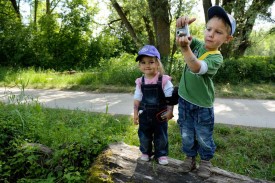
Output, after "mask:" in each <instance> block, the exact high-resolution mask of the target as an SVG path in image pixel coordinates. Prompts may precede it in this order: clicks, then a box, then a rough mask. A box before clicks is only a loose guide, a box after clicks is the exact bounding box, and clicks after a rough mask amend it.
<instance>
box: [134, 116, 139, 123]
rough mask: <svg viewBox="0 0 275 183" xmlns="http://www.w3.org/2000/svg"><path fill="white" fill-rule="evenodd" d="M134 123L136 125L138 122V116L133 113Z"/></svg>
mask: <svg viewBox="0 0 275 183" xmlns="http://www.w3.org/2000/svg"><path fill="white" fill-rule="evenodd" d="M134 124H135V125H138V124H139V117H138V115H136V114H134Z"/></svg>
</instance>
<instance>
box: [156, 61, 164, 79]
mask: <svg viewBox="0 0 275 183" xmlns="http://www.w3.org/2000/svg"><path fill="white" fill-rule="evenodd" d="M156 61H157V62H158V64H159V67H158V71H159V73H160V75H164V74H165V70H164V67H163V65H162V63H161V61H160V59H158V58H156Z"/></svg>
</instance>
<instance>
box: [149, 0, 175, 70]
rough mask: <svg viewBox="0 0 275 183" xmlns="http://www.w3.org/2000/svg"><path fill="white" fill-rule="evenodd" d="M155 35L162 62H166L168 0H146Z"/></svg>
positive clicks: (167, 47) (167, 48) (168, 51)
mask: <svg viewBox="0 0 275 183" xmlns="http://www.w3.org/2000/svg"><path fill="white" fill-rule="evenodd" d="M148 4H149V10H150V12H151V16H152V20H153V25H154V29H155V36H156V47H157V49H158V50H159V52H160V55H161V58H162V63H163V64H164V65H166V64H167V63H168V57H169V54H170V20H169V11H170V6H169V2H168V0H158V1H157V0H148Z"/></svg>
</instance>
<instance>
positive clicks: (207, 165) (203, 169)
mask: <svg viewBox="0 0 275 183" xmlns="http://www.w3.org/2000/svg"><path fill="white" fill-rule="evenodd" d="M211 167H212V164H211V162H210V161H205V160H201V162H200V166H199V168H198V176H200V177H202V178H208V177H210V175H211Z"/></svg>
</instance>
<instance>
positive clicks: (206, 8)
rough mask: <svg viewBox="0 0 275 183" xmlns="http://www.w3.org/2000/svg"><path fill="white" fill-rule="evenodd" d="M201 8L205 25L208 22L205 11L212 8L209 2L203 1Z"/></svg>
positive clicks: (209, 0) (208, 0)
mask: <svg viewBox="0 0 275 183" xmlns="http://www.w3.org/2000/svg"><path fill="white" fill-rule="evenodd" d="M202 6H203V11H204V18H205V23H207V21H208V14H207V11H208V9H209V8H210V7H211V6H212V2H211V0H203V1H202Z"/></svg>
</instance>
